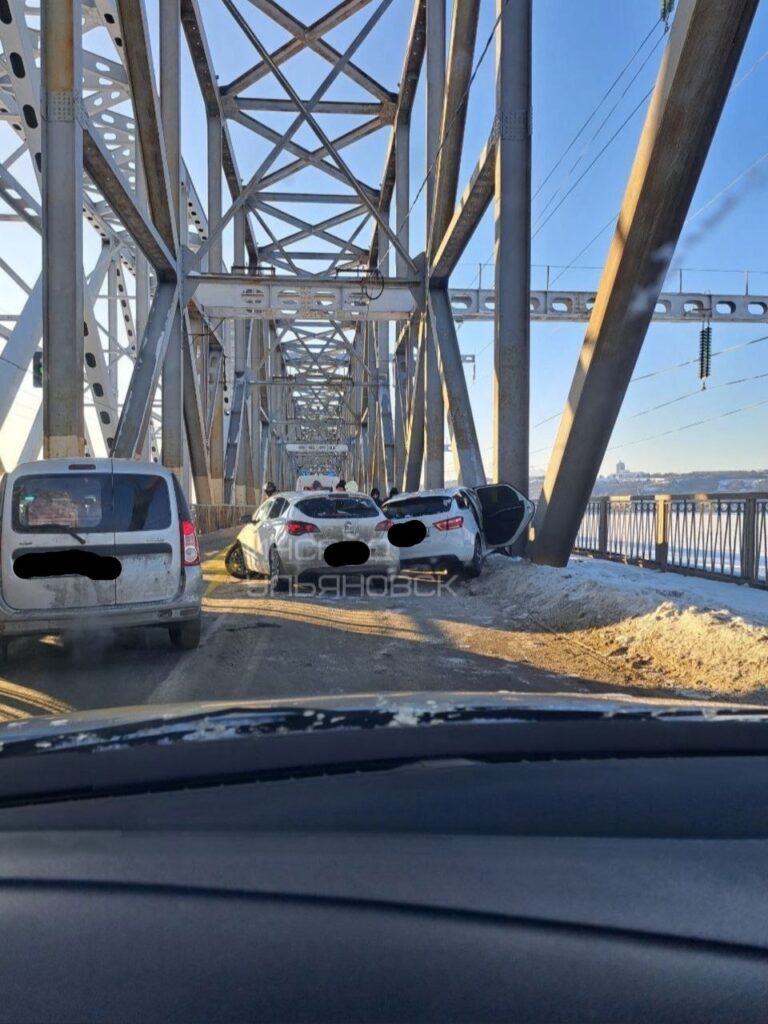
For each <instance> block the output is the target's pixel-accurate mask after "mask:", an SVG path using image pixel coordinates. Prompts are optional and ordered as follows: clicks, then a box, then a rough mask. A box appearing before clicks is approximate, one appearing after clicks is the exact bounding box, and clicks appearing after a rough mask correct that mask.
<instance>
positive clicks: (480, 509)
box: [382, 484, 534, 576]
mask: <svg viewBox="0 0 768 1024" xmlns="http://www.w3.org/2000/svg"><path fill="white" fill-rule="evenodd" d="M382 511H383V512H384V515H385V516H386V517H387V518H388V519H390V520H392V522H393V523H395V524H398V525H399V524H400V523H403V522H412V523H415V524H421V525H420V526H419V528H418V532H417V531H416V530H415V529H414V530H413V531H412V532H411V536H410V537H408V535H407V533H406V534H405V535H404V537H403V539H404V540H407V541H408V545H407V546H405V545H404V546H402V547H401V550H400V562H401V565H402V566H403V568H406V567H408V566H411V567H423V568H427V569H436V568H448V569H460V570H461V571H462V572H464V573H465V574H466V575H467V576H479V575H480V572H481V571H482V567H483V560H484V558H485V556H486V555H487V554H488V553H489V552H490V551H495V550H498V549H499V548H506V547H508V546H510V545H512V544H514V543H515V541H517V539H518V538H519V537H520V536H521V535H522V533H523V531H524V530H525V529H526V528H527V526H528V524H529V523H530V521H531V519H532V518H533V513H534V504H533V502H532V501H530V500H529V499H528V498H527V497H526V496H525V495H524V494H521V493H520V491H518V490H516V489H515V488H514V487H510V486H509V485H508V484H488V485H484V486H482V487H448V488H443V489H440V490H432V491H416V492H413V493H408V494H398V495H397V497H394V498H390V499H389V501H386V502H385V503H384V506H383V509H382ZM393 536H394V534H393Z"/></svg>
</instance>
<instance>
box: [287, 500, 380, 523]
mask: <svg viewBox="0 0 768 1024" xmlns="http://www.w3.org/2000/svg"><path fill="white" fill-rule="evenodd" d="M296 508H297V509H298V510H299V512H303V513H304V515H305V516H309V517H310V518H311V519H373V518H374V517H375V516H377V515H378V514H379V509H378V506H377V505H376V504H375V503H374V502H373V501H372V500H371V499H370V498H302V500H301V501H298V502H297V503H296Z"/></svg>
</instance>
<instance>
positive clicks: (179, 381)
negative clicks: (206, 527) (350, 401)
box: [160, 0, 184, 480]
mask: <svg viewBox="0 0 768 1024" xmlns="http://www.w3.org/2000/svg"><path fill="white" fill-rule="evenodd" d="M180 28H181V11H180V3H179V0H160V117H161V120H162V125H163V135H164V137H165V153H166V157H167V160H168V173H169V176H170V186H171V199H172V203H173V214H174V218H175V221H176V227H177V230H178V228H179V225H180V222H181V221H180V209H181V199H180V190H181V162H180V161H181V79H180V59H181V52H180V39H179V33H180ZM181 346H182V324H181V316H180V313H179V312H177V314H176V316H174V318H173V323H172V326H171V330H170V337H169V340H168V348H167V350H166V355H165V361H164V362H163V381H162V398H163V423H162V432H163V465H164V466H166V467H167V468H168V469H170V470H172V471H173V472H174V473H176V474H177V476H178V477H179V480H181V478H182V467H183V465H184V445H183V436H184V397H183V396H184V388H183V383H184V381H183V376H182V375H183V372H184V370H183V365H184V364H183V359H182V351H181Z"/></svg>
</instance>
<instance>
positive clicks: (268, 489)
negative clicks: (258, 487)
mask: <svg viewBox="0 0 768 1024" xmlns="http://www.w3.org/2000/svg"><path fill="white" fill-rule="evenodd" d="M264 493H265V494H266V496H267V497H268V498H271V497H272V495H273V494H276V493H277V488H276V487H275V485H274V484H273V483H272V481H271V480H268V481H267V486H266V487H265V488H264Z"/></svg>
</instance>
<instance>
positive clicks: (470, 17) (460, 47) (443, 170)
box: [428, 0, 480, 253]
mask: <svg viewBox="0 0 768 1024" xmlns="http://www.w3.org/2000/svg"><path fill="white" fill-rule="evenodd" d="M479 10H480V0H454V3H453V18H452V21H451V43H450V48H449V50H448V65H447V73H446V78H445V98H444V101H443V112H442V118H441V124H440V153H439V156H438V158H437V169H436V175H435V195H434V202H433V210H432V222H431V225H430V238H429V242H430V244H429V246H428V250H429V252H430V253H432V252H434V250H435V249H436V247H437V245H438V244H439V243H440V241H441V239H442V237H443V235H444V234H445V229H446V228H447V226H448V222H449V220H450V218H451V216H452V214H453V207H454V204H455V202H456V189H457V187H458V184H459V168H460V165H461V153H462V148H463V145H464V127H465V124H466V119H467V99H468V91H469V81H470V75H471V74H472V57H473V53H474V49H475V37H476V35H477V19H478V13H479Z"/></svg>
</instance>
